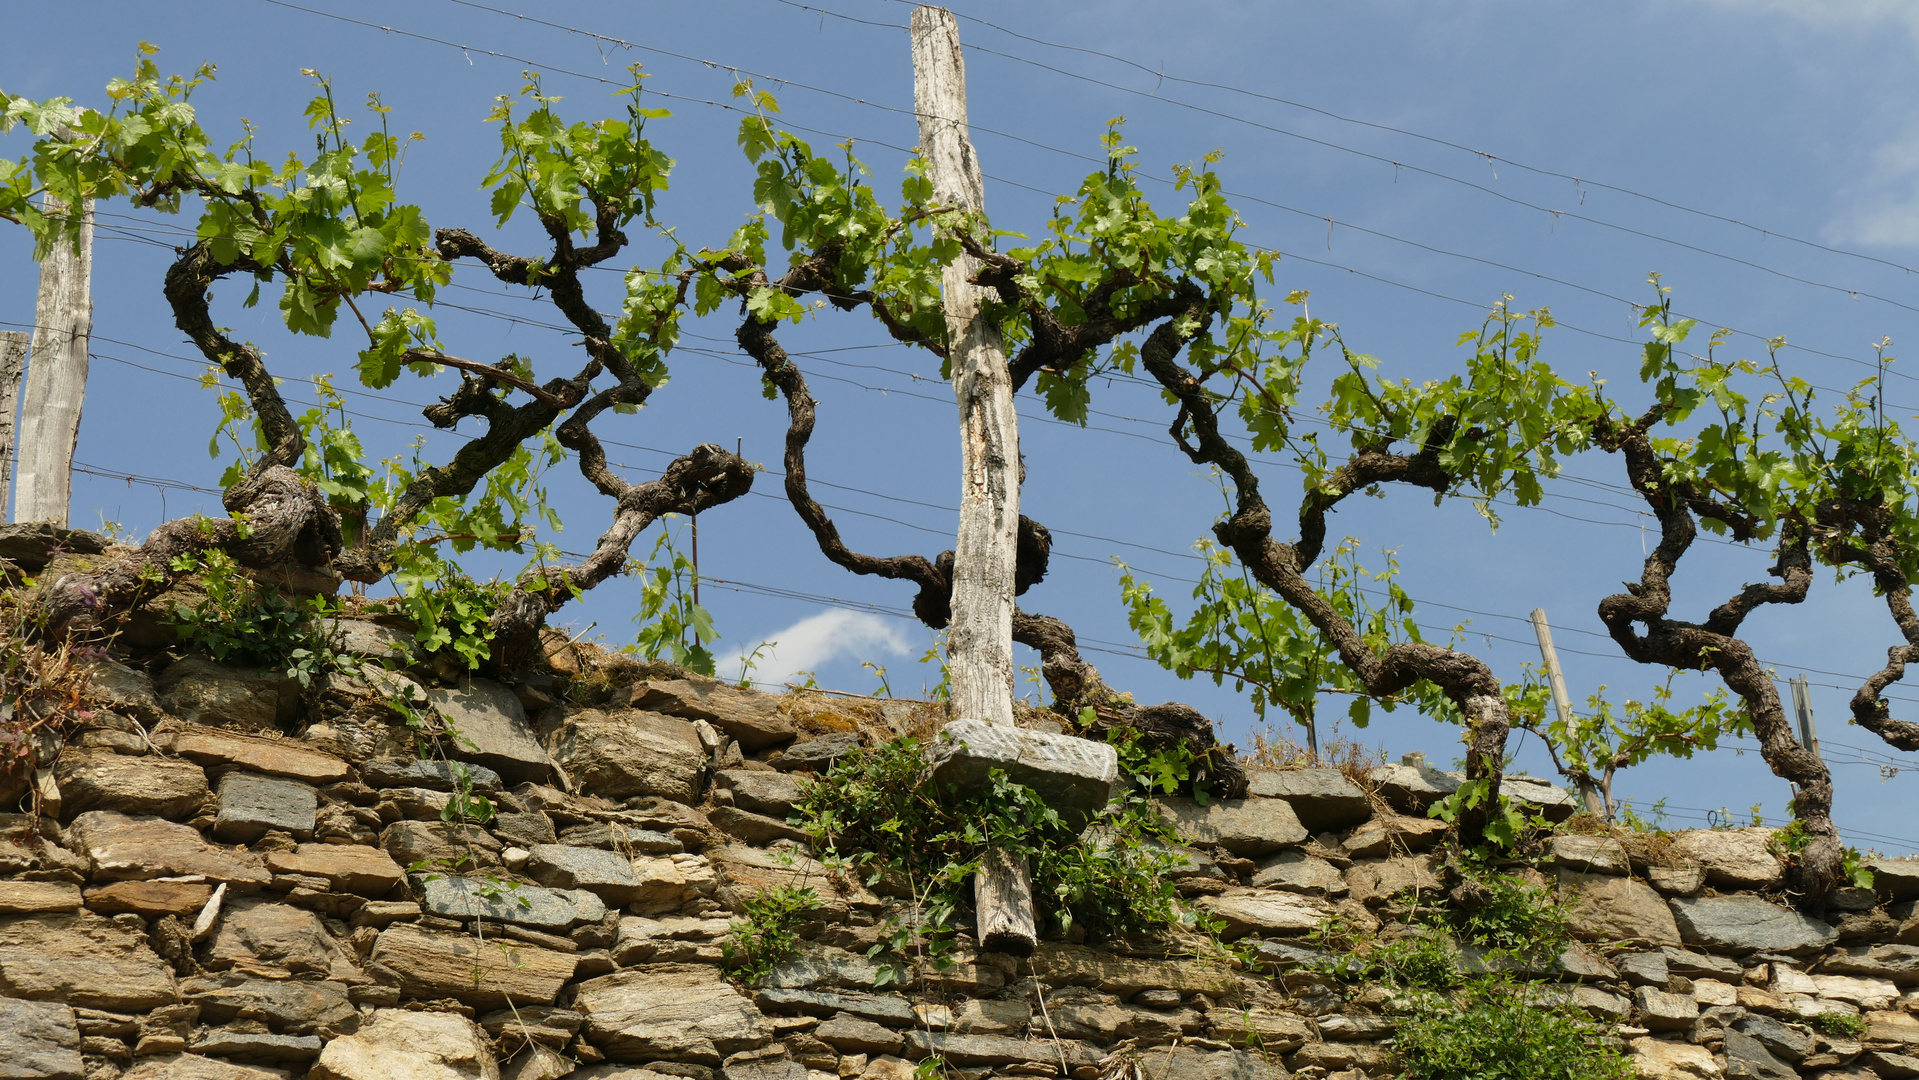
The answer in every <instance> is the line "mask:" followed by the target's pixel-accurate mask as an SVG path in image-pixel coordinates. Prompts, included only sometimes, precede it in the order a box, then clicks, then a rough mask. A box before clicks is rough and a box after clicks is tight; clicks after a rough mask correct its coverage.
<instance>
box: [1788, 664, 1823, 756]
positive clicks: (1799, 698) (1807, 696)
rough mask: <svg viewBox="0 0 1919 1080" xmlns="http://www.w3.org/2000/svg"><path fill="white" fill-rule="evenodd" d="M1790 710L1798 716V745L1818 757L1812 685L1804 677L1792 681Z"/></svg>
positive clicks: (1817, 733)
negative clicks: (1813, 717)
mask: <svg viewBox="0 0 1919 1080" xmlns="http://www.w3.org/2000/svg"><path fill="white" fill-rule="evenodd" d="M1792 708H1793V711H1794V712H1796V713H1798V714H1799V744H1800V745H1801V746H1804V747H1805V748H1806V749H1808V750H1810V751H1812V755H1813V756H1814V757H1818V756H1819V729H1818V728H1816V727H1814V726H1813V723H1812V684H1811V683H1810V682H1808V681H1807V680H1806V677H1805V676H1804V675H1801V676H1799V677H1798V678H1796V679H1794V680H1792Z"/></svg>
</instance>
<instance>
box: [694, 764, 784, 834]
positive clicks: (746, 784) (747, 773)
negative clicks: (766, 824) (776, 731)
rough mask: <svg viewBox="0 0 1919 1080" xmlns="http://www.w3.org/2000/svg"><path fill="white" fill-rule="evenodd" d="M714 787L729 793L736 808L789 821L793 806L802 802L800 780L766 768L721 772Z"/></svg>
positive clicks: (725, 770)
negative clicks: (788, 816) (788, 817)
mask: <svg viewBox="0 0 1919 1080" xmlns="http://www.w3.org/2000/svg"><path fill="white" fill-rule="evenodd" d="M713 785H714V787H716V788H718V789H719V790H721V791H724V792H727V793H729V794H730V795H731V796H732V798H733V805H734V806H737V807H739V808H740V809H742V810H748V811H751V812H753V813H755V814H765V815H766V816H768V817H775V818H779V819H780V820H782V821H784V820H786V815H788V814H790V813H792V812H793V804H794V803H796V802H798V801H799V800H800V781H799V778H798V777H796V776H793V775H792V774H790V773H783V772H767V771H765V770H763V769H721V770H720V771H719V773H718V774H716V775H715V776H714V777H713Z"/></svg>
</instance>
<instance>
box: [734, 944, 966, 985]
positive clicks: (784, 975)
mask: <svg viewBox="0 0 1919 1080" xmlns="http://www.w3.org/2000/svg"><path fill="white" fill-rule="evenodd" d="M956 966H957V965H956ZM886 970H887V966H886V965H885V964H882V963H879V962H877V961H874V960H870V959H868V958H867V957H865V956H860V955H856V954H854V953H850V952H847V951H846V950H845V949H835V948H832V947H830V946H825V945H813V946H810V947H804V948H802V949H801V950H800V951H799V953H798V954H796V955H794V956H792V957H790V958H788V959H787V960H785V961H783V962H781V963H780V964H779V965H778V966H777V967H775V968H774V969H773V971H772V973H771V974H769V975H768V976H767V977H766V980H765V985H766V986H769V987H776V988H780V989H791V990H810V989H813V988H815V987H847V988H860V987H868V986H877V985H879V980H880V975H881V973H882V972H884V971H886Z"/></svg>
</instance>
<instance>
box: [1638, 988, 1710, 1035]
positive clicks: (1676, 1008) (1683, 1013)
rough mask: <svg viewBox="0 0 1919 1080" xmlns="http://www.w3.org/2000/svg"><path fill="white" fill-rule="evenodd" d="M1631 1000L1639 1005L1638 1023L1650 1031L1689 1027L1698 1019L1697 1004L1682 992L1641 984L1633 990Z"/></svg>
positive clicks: (1675, 1029) (1676, 1029)
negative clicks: (1674, 992)
mask: <svg viewBox="0 0 1919 1080" xmlns="http://www.w3.org/2000/svg"><path fill="white" fill-rule="evenodd" d="M1633 1002H1634V1004H1636V1005H1638V1006H1639V1013H1640V1020H1639V1022H1640V1024H1641V1025H1643V1026H1644V1027H1646V1028H1647V1029H1648V1030H1651V1031H1678V1030H1680V1029H1682V1028H1690V1027H1692V1022H1693V1021H1694V1020H1697V1019H1699V1006H1698V1005H1697V1004H1696V1003H1695V1002H1694V1001H1693V999H1692V998H1690V997H1688V996H1686V995H1684V994H1669V993H1667V992H1666V991H1664V990H1659V989H1655V988H1654V987H1650V986H1642V987H1639V988H1638V989H1637V990H1634V991H1633Z"/></svg>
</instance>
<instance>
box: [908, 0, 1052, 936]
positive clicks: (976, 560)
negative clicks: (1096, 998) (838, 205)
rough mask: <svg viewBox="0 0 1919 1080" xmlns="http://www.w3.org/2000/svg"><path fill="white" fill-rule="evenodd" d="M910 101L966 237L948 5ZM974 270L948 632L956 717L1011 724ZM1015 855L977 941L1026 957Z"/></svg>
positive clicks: (969, 178) (959, 351)
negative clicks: (959, 212) (958, 211)
mask: <svg viewBox="0 0 1919 1080" xmlns="http://www.w3.org/2000/svg"><path fill="white" fill-rule="evenodd" d="M912 39H913V107H914V109H915V111H917V112H918V113H919V125H920V154H921V155H922V156H923V157H924V158H925V159H926V163H927V178H928V179H929V180H930V181H931V182H932V185H933V201H934V202H935V203H937V204H939V205H942V206H953V207H958V208H959V209H961V210H963V211H965V215H966V217H967V218H968V219H969V221H968V227H970V228H973V229H975V230H976V231H975V232H974V235H975V236H983V235H984V231H983V229H982V228H981V226H982V225H983V223H984V221H985V216H986V184H985V180H984V179H983V178H982V177H981V176H980V167H979V158H978V157H977V156H976V155H975V154H974V152H973V141H972V138H971V136H970V135H969V134H968V131H967V124H966V64H965V61H964V60H963V59H962V58H961V56H960V41H959V23H958V21H957V20H956V19H954V18H953V13H952V12H950V11H947V10H946V9H945V8H939V7H921V8H917V9H915V10H914V12H913V24H912ZM977 270H978V265H977V263H976V262H975V260H974V259H973V258H972V257H970V256H961V257H960V258H959V259H957V260H955V261H954V263H953V264H952V265H950V266H948V267H947V268H946V270H945V273H944V275H943V277H942V279H941V291H942V293H943V294H944V297H945V303H946V339H947V349H948V362H949V364H950V365H951V369H952V373H953V396H954V399H955V400H956V401H957V403H958V405H959V420H960V514H959V537H958V540H957V542H956V543H955V544H954V549H953V618H952V623H951V624H950V626H949V628H948V630H947V656H948V661H949V665H950V667H951V670H952V690H953V696H952V708H953V715H954V716H955V717H956V718H961V719H971V720H983V721H986V722H987V723H992V724H1005V725H1009V726H1010V725H1011V724H1012V723H1013V680H1014V668H1013V567H1014V560H1015V553H1016V551H1017V544H1018V539H1019V479H1020V478H1019V428H1018V419H1017V415H1016V414H1015V412H1014V409H1013V381H1012V376H1011V375H1010V374H1009V373H1008V371H1007V368H1006V349H1005V346H1004V345H1003V344H1002V343H1001V341H1000V333H999V327H998V326H996V325H995V324H994V323H993V322H992V321H991V320H988V319H984V318H981V317H980V309H981V306H982V305H981V299H982V294H983V293H984V292H985V290H984V289H982V288H981V287H980V286H978V285H976V284H974V283H973V281H972V278H973V275H974V273H976V272H977ZM1032 892H1033V887H1032V881H1031V877H1030V871H1029V868H1028V867H1027V866H1026V865H1025V863H1024V860H1014V859H1011V858H1008V857H1005V856H1003V855H998V856H995V857H991V858H988V859H987V860H986V862H985V864H984V866H983V867H982V869H981V872H980V873H979V874H978V875H977V876H976V877H975V880H974V899H975V901H976V903H977V906H978V909H979V939H980V947H981V948H982V949H987V950H991V951H996V952H1008V953H1014V954H1019V955H1024V954H1027V953H1030V952H1032V950H1033V948H1034V946H1035V945H1037V944H1038V941H1039V935H1038V933H1037V932H1036V931H1035V929H1034V925H1033V905H1032Z"/></svg>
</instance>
